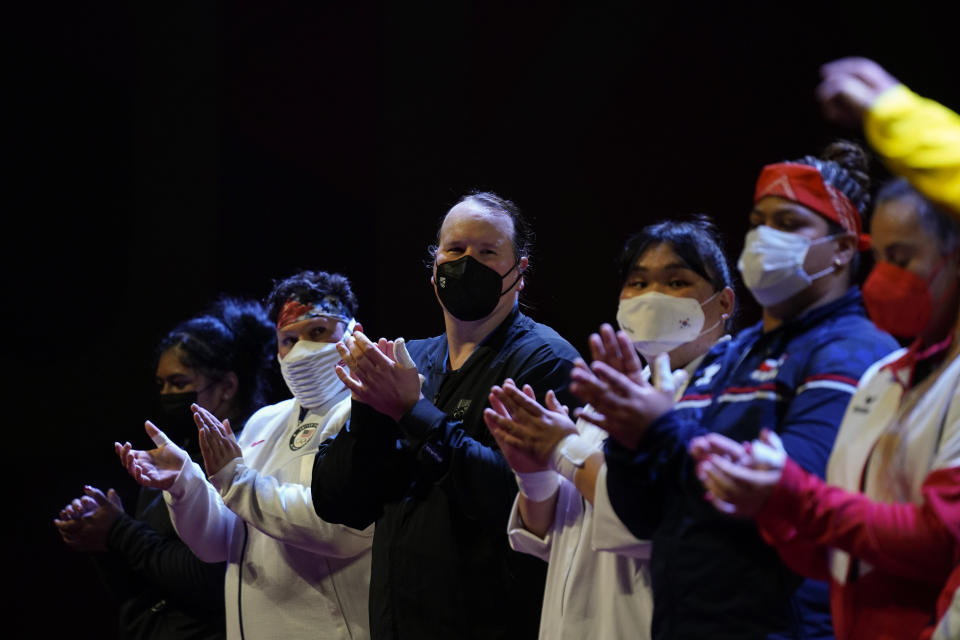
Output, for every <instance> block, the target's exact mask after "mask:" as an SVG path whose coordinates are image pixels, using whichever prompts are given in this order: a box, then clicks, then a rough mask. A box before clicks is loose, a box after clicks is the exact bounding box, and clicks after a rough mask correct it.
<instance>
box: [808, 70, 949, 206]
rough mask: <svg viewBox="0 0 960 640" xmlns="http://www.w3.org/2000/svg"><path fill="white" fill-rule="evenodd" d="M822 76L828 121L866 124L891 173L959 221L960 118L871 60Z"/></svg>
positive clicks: (820, 93)
mask: <svg viewBox="0 0 960 640" xmlns="http://www.w3.org/2000/svg"><path fill="white" fill-rule="evenodd" d="M820 75H821V78H822V79H821V82H820V85H819V86H818V87H817V98H818V99H819V100H820V104H821V106H822V107H823V111H824V114H825V115H826V116H827V118H829V119H830V120H833V121H834V122H837V123H841V124H848V125H851V126H856V125H858V124H859V123H860V122H862V123H863V127H864V131H865V133H866V136H867V141H868V142H869V143H870V146H871V147H873V149H874V150H875V151H876V152H877V153H878V154H879V155H880V156H881V157H882V158H883V160H884V162H885V163H886V165H887V167H888V168H889V169H890V171H892V172H893V173H896V174H898V175H901V176H903V177H905V178H907V179H908V180H909V181H910V182H911V183H912V184H913V186H914V187H915V188H916V189H917V190H918V191H920V192H921V193H923V195H925V196H926V197H927V198H929V199H930V200H932V201H934V202H936V203H937V204H939V205H941V206H942V207H943V208H945V209H947V210H949V211H950V212H952V213H954V214H956V215H957V216H958V217H960V115H957V114H956V113H954V112H953V111H951V110H950V109H947V108H946V107H944V106H943V105H941V104H938V103H936V102H934V101H933V100H929V99H927V98H922V97H920V96H918V95H917V94H915V93H913V92H912V91H910V89H908V88H907V87H906V86H904V85H903V84H902V83H901V82H900V81H899V80H897V79H896V78H894V77H893V76H892V75H890V73H889V72H887V70H886V69H884V68H883V67H881V66H880V65H879V64H877V63H876V62H874V61H873V60H868V59H867V58H841V59H839V60H834V61H833V62H829V63H827V64H825V65H823V67H821V69H820Z"/></svg>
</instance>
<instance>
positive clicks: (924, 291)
mask: <svg viewBox="0 0 960 640" xmlns="http://www.w3.org/2000/svg"><path fill="white" fill-rule="evenodd" d="M942 266H943V264H942V263H941V265H940V267H937V268H936V269H935V270H934V272H933V274H932V275H931V276H930V280H933V278H934V277H936V275H937V273H938V272H939V271H940V269H941V268H942ZM863 302H864V304H865V305H866V307H867V313H868V314H869V315H870V319H871V320H873V322H874V324H876V325H877V326H878V327H880V328H881V329H883V330H884V331H886V332H887V333H889V334H891V335H894V336H896V337H897V338H904V339H911V338H915V337H917V336H918V335H920V332H921V331H923V330H924V329H925V328H926V326H927V323H929V322H930V316H931V315H932V313H933V299H932V298H931V296H930V286H929V282H928V281H927V280H924V279H923V278H921V277H920V276H918V275H916V274H915V273H913V272H911V271H907V270H906V269H904V268H902V267H898V266H897V265H895V264H892V263H890V262H878V263H877V264H876V265H874V267H873V270H872V271H871V272H870V275H869V276H868V277H867V280H866V282H864V283H863Z"/></svg>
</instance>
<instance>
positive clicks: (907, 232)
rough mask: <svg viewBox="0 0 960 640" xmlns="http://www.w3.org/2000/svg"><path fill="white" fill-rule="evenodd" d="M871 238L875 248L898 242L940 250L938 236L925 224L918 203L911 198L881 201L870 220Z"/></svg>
mask: <svg viewBox="0 0 960 640" xmlns="http://www.w3.org/2000/svg"><path fill="white" fill-rule="evenodd" d="M870 239H871V242H872V243H873V247H874V248H875V249H880V248H883V247H885V246H888V245H891V244H897V243H911V244H913V243H918V244H922V245H923V246H924V247H929V248H930V250H931V251H939V244H938V238H936V237H934V234H932V233H931V232H930V230H928V229H927V228H926V226H924V224H923V223H922V221H921V220H920V214H919V213H917V208H916V205H915V204H914V203H913V202H912V201H911V200H910V199H909V198H901V199H899V200H888V201H886V202H881V203H880V204H878V205H877V208H876V209H875V210H874V212H873V219H872V220H871V222H870Z"/></svg>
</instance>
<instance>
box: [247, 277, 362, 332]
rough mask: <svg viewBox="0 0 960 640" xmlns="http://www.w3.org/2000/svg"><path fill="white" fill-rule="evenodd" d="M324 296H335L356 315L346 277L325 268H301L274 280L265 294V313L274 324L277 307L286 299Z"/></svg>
mask: <svg viewBox="0 0 960 640" xmlns="http://www.w3.org/2000/svg"><path fill="white" fill-rule="evenodd" d="M327 296H334V297H336V298H337V299H338V300H340V302H341V303H343V306H344V307H345V308H346V310H347V311H348V312H349V313H350V316H351V317H354V318H356V317H357V297H356V296H355V295H353V289H351V288H350V281H349V280H348V279H347V278H346V276H342V275H340V274H339V273H327V272H326V271H301V272H299V273H295V274H294V275H292V276H290V277H289V278H285V279H283V280H280V281H274V284H273V290H272V291H271V292H270V293H269V295H267V301H266V304H267V314H268V316H269V317H270V321H271V322H273V323H274V324H276V322H277V318H278V317H279V315H280V309H282V308H283V305H284V304H285V303H286V302H287V300H297V301H298V302H303V303H309V302H320V301H321V300H323V299H324V298H325V297H327Z"/></svg>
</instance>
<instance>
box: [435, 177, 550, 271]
mask: <svg viewBox="0 0 960 640" xmlns="http://www.w3.org/2000/svg"><path fill="white" fill-rule="evenodd" d="M468 201H469V202H473V203H475V204H476V205H478V206H480V207H483V208H484V209H487V210H489V211H491V212H493V213H497V214H500V215H504V216H507V217H508V218H510V219H511V220H512V221H513V257H514V260H516V261H519V260H520V258H522V257H523V256H527V257H528V258H529V257H530V254H531V252H532V251H533V241H534V233H533V227H531V226H530V223H529V222H528V221H527V219H526V218H525V217H524V215H523V214H522V213H521V212H520V209H519V207H517V205H516V204H514V203H513V201H511V200H507V199H506V198H502V197H500V196H498V195H497V194H495V193H493V192H492V191H471V192H469V193H467V194H465V195H464V196H462V197H461V198H460V199H459V200H457V202H456V204H455V205H454V206H456V205H458V204H460V203H463V202H468ZM451 208H452V207H451ZM445 218H446V216H444V218H441V220H440V224H439V225H437V239H436V241H435V243H434V244H432V245H430V247H429V249H428V251H429V253H430V266H431V267H432V266H433V262H434V260H435V259H436V255H437V250H438V248H439V245H440V230H441V229H442V228H443V220H444V219H445Z"/></svg>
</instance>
